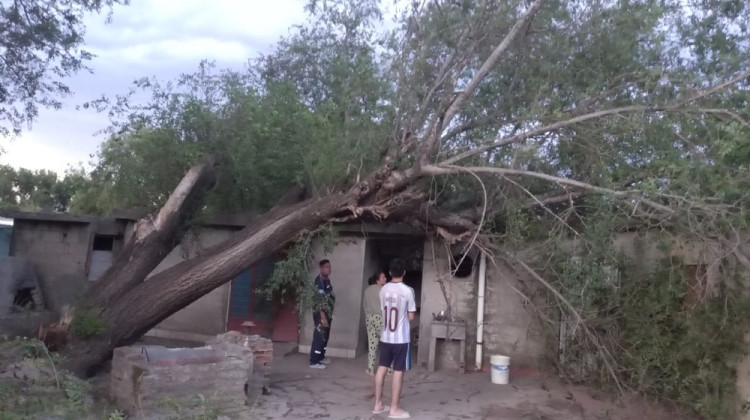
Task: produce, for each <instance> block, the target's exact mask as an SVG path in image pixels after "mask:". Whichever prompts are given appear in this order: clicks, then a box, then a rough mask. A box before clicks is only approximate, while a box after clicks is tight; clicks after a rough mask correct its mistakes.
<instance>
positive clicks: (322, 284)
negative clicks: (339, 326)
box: [310, 260, 336, 369]
mask: <svg viewBox="0 0 750 420" xmlns="http://www.w3.org/2000/svg"><path fill="white" fill-rule="evenodd" d="M319 265H320V274H318V276H317V277H315V291H316V294H315V298H314V299H313V323H314V324H315V329H314V330H313V340H312V346H311V347H310V367H311V368H313V369H325V368H326V365H327V364H328V363H330V359H328V358H327V357H326V348H327V347H328V338H329V337H330V334H331V323H332V322H333V306H334V303H335V302H336V297H335V296H334V294H333V286H331V279H330V275H331V262H330V261H328V260H322V261H320V264H319Z"/></svg>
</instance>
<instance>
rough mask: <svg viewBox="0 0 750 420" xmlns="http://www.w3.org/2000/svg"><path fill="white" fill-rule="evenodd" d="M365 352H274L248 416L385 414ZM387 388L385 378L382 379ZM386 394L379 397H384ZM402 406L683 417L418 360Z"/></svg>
mask: <svg viewBox="0 0 750 420" xmlns="http://www.w3.org/2000/svg"><path fill="white" fill-rule="evenodd" d="M365 365H366V359H365V358H364V357H361V358H358V359H355V360H352V359H337V358H333V359H332V363H331V364H330V365H329V368H328V369H326V370H316V369H310V368H309V367H308V366H307V356H306V355H303V354H298V353H294V354H289V355H287V356H285V357H283V358H279V357H276V358H275V359H274V366H273V376H272V378H271V395H268V396H265V397H263V401H262V403H261V404H260V405H259V406H257V407H255V408H253V409H252V410H251V411H250V412H249V413H247V417H246V418H252V419H317V418H326V419H385V418H387V416H385V415H374V414H371V411H372V408H373V407H372V406H373V398H374V395H373V387H374V385H373V379H372V377H371V376H367V375H366V374H365V373H364V370H365ZM385 392H386V394H385V395H389V393H390V379H386V391H385ZM389 399H390V398H386V404H387V403H388V400H389ZM402 406H403V408H404V409H406V410H407V411H409V412H410V413H411V414H412V418H414V419H446V420H447V419H509V420H510V419H520V420H600V419H601V420H603V419H611V420H642V419H651V420H662V419H663V420H666V419H669V420H674V419H688V418H689V417H687V416H684V415H680V414H677V413H674V412H668V411H667V410H665V409H664V408H663V407H659V406H657V405H655V404H649V403H647V402H645V401H644V400H642V399H640V398H635V397H633V398H628V399H627V400H626V401H624V402H622V401H615V400H613V399H612V398H610V397H607V396H605V395H604V394H601V393H599V394H597V393H596V392H595V391H593V390H590V389H587V388H585V387H578V386H570V385H564V384H562V383H561V382H560V381H559V380H557V379H554V378H549V377H548V378H543V377H531V376H518V375H516V376H513V377H512V378H511V383H510V384H509V385H494V384H492V383H491V382H490V374H489V373H486V372H479V373H466V374H464V375H459V374H458V372H455V371H446V370H441V371H437V372H435V373H429V372H428V371H427V370H426V369H425V368H422V367H417V368H415V369H413V370H412V371H410V372H407V374H406V377H405V381H404V389H403V392H402Z"/></svg>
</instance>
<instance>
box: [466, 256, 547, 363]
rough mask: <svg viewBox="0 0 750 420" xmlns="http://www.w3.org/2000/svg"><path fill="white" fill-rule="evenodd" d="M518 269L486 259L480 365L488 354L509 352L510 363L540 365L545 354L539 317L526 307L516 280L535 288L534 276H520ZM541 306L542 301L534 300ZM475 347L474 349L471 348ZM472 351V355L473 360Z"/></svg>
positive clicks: (544, 342) (525, 300)
mask: <svg viewBox="0 0 750 420" xmlns="http://www.w3.org/2000/svg"><path fill="white" fill-rule="evenodd" d="M520 273H521V270H513V269H512V268H511V267H509V266H507V265H505V264H503V263H502V262H500V261H496V262H495V263H493V262H492V261H490V260H489V259H488V261H487V279H486V289H485V308H484V331H483V341H484V348H483V352H482V356H483V357H482V359H483V362H482V363H483V366H488V365H489V362H490V356H492V355H493V354H500V355H503V356H509V357H510V360H511V365H512V366H513V367H518V368H526V369H540V368H543V367H544V361H545V359H546V357H547V356H548V353H547V350H548V343H547V342H546V340H545V337H544V331H543V329H542V325H541V324H540V321H539V319H538V318H537V317H536V316H535V315H534V313H532V310H531V309H530V308H529V307H528V300H527V298H528V299H534V296H523V295H521V294H520V290H524V289H523V288H521V287H519V282H524V283H525V285H526V286H531V288H536V287H535V286H536V283H535V280H533V279H530V278H525V277H523V276H521V274H520ZM534 304H536V305H537V306H538V307H543V305H544V302H543V299H542V301H537V302H534ZM474 348H475V347H474ZM472 351H476V350H472ZM475 358H476V357H475V353H472V357H471V359H472V360H473V361H475Z"/></svg>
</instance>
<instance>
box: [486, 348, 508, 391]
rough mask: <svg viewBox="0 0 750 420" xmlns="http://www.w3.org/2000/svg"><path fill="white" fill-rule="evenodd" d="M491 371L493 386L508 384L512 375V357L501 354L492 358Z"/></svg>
mask: <svg viewBox="0 0 750 420" xmlns="http://www.w3.org/2000/svg"><path fill="white" fill-rule="evenodd" d="M490 371H491V372H492V383H493V384H500V385H505V384H507V383H508V378H509V374H510V357H508V356H501V355H499V354H495V355H492V356H490Z"/></svg>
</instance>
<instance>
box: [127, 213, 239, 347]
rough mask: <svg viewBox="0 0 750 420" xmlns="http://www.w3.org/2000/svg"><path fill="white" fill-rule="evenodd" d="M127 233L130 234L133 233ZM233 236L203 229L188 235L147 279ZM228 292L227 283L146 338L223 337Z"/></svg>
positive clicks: (197, 339) (230, 233) (189, 306)
mask: <svg viewBox="0 0 750 420" xmlns="http://www.w3.org/2000/svg"><path fill="white" fill-rule="evenodd" d="M128 231H129V232H131V233H132V229H129V230H128ZM233 232H234V230H233V229H224V228H204V229H201V230H200V231H199V232H198V233H197V235H191V234H188V237H187V238H186V240H184V241H183V243H181V244H180V245H178V246H177V247H176V248H175V249H174V250H173V251H172V252H171V253H170V254H169V255H167V257H166V258H165V259H164V260H163V261H162V262H161V263H160V264H159V265H158V266H157V267H156V268H155V269H154V271H152V272H151V274H149V277H151V276H153V275H154V274H156V273H159V272H161V271H163V270H165V269H167V268H169V267H172V266H173V265H175V264H178V263H180V262H182V261H184V260H186V259H188V258H191V257H194V256H195V255H197V254H198V253H200V251H201V250H203V249H205V248H207V247H210V246H213V245H215V244H217V243H219V242H222V241H224V240H226V239H227V238H229V236H231V235H232V233H233ZM146 281H148V280H146ZM230 288H231V286H230V284H229V283H227V284H225V285H223V286H221V287H219V288H217V289H214V290H213V291H211V292H210V293H209V294H207V295H205V296H203V297H202V298H200V299H198V300H196V301H195V302H193V303H191V304H190V305H188V306H187V307H185V308H183V309H182V310H180V311H178V312H176V313H175V314H173V315H172V316H170V317H169V318H167V319H165V320H164V321H162V322H161V323H160V324H159V325H157V326H156V327H154V328H153V329H152V330H151V331H149V332H148V333H146V335H148V336H152V337H163V338H173V339H181V340H195V341H205V340H206V339H208V338H209V337H210V336H215V335H217V334H221V333H223V332H224V331H225V330H226V321H227V305H228V303H229V292H230Z"/></svg>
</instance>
